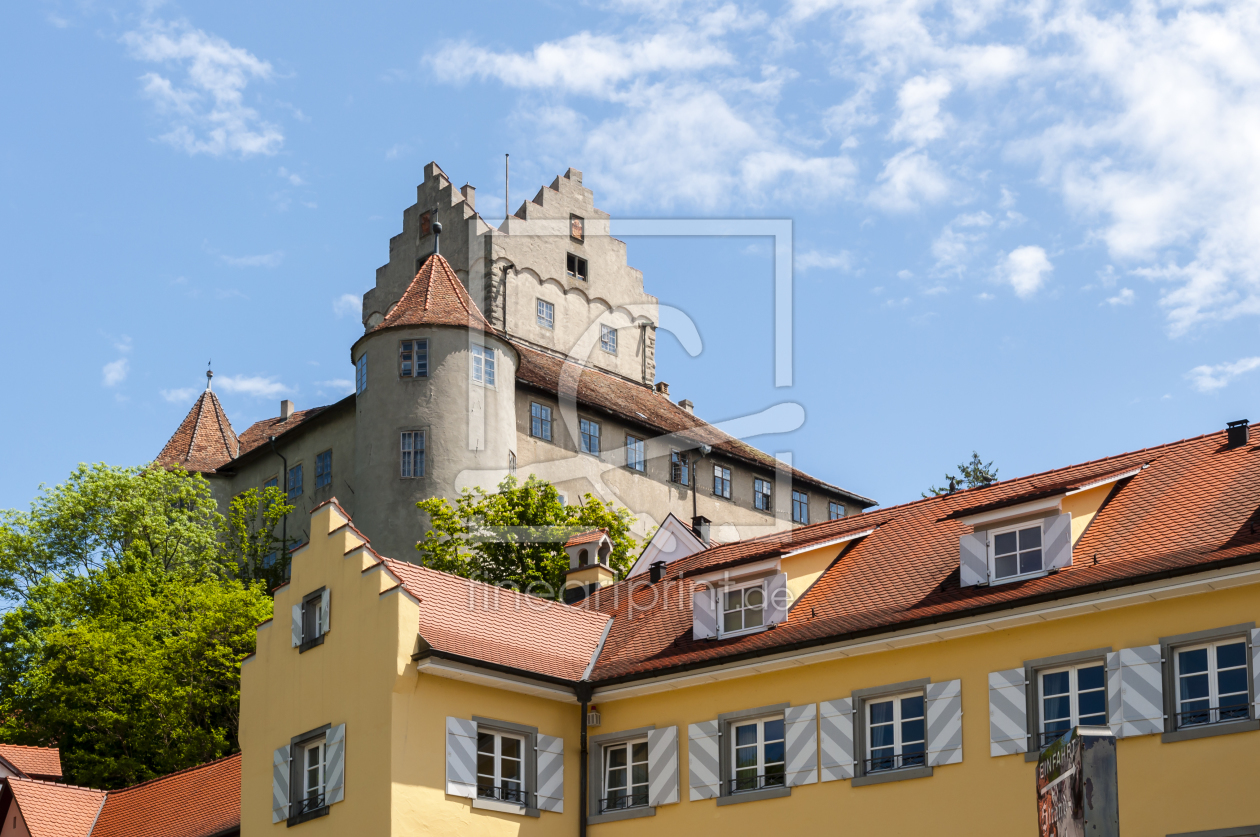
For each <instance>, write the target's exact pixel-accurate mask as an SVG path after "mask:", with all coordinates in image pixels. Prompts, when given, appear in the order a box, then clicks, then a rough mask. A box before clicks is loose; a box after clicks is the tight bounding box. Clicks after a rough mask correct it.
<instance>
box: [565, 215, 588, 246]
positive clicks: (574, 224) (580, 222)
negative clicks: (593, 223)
mask: <svg viewBox="0 0 1260 837" xmlns="http://www.w3.org/2000/svg"><path fill="white" fill-rule="evenodd" d="M585 235H586V219H585V218H583V217H582V216H581V215H569V236H570V237H571V238H572V239H573V240H574V241H581V240H582V237H583V236H585Z"/></svg>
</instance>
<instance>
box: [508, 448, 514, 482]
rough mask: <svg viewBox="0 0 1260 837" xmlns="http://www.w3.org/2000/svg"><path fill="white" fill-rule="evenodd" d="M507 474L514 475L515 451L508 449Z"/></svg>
mask: <svg viewBox="0 0 1260 837" xmlns="http://www.w3.org/2000/svg"><path fill="white" fill-rule="evenodd" d="M508 476H512V477H514V476H516V451H514V450H510V451H508Z"/></svg>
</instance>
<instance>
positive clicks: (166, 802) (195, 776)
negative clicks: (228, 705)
mask: <svg viewBox="0 0 1260 837" xmlns="http://www.w3.org/2000/svg"><path fill="white" fill-rule="evenodd" d="M240 824H241V754H240V753H236V754H235V755H231V756H227V757H225V758H221V759H218V760H216V761H212V762H208V763H206V764H199V765H197V766H196V767H190V768H188V769H186V770H181V771H179V772H178V773H171V774H170V775H167V776H162V777H160V778H157V779H151V780H150V781H148V782H142V783H141V784H139V785H132V786H131V787H129V788H123V789H122V790H118V791H110V794H109V797H108V798H107V799H106V800H105V808H104V810H102V811H101V816H100V819H98V820H97V822H96V827H95V828H93V829H92V837H218V835H225V834H236V833H237V832H236V831H235V830H234V829H237V828H239V827H240ZM32 837H34V835H32Z"/></svg>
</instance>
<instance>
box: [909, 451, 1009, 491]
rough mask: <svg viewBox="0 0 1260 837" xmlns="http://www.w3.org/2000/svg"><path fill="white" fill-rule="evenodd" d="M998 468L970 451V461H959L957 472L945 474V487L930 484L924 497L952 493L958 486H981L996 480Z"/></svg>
mask: <svg viewBox="0 0 1260 837" xmlns="http://www.w3.org/2000/svg"><path fill="white" fill-rule="evenodd" d="M997 477H998V469H997V468H994V467H993V463H992V462H989V463H987V464H986V463H985V461H984V460H982V459H981V458H980V454H978V453H976V452H975V451H972V452H971V461H970V462H963V463H960V464H959V466H958V473H957V474H949V473H947V474H945V483H946V484H945V487H943V488H937V487H936V486H932V487H931V488H929V489H928V490H927V493H926V494H924V495H923V496H924V497H935V496H939V495H941V494H953V493H954V492H955V491H957V490H958V489H960V488H983V487H984V486H986V485H990V484H992V483H994V482H997Z"/></svg>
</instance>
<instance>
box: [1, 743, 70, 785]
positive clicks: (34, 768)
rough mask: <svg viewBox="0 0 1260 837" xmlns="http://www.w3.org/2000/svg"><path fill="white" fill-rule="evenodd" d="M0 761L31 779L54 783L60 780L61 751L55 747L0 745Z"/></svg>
mask: <svg viewBox="0 0 1260 837" xmlns="http://www.w3.org/2000/svg"><path fill="white" fill-rule="evenodd" d="M0 759H4V760H5V761H7V762H8V763H9V764H11V765H13V766H14V767H16V768H17V769H18V770H21V771H22V772H23V773H25V774H26V775H27V776H29V777H30V778H32V779H45V780H48V781H56V780H57V779H60V778H61V750H59V749H58V748H56V747H26V746H23V745H22V744H0Z"/></svg>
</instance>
